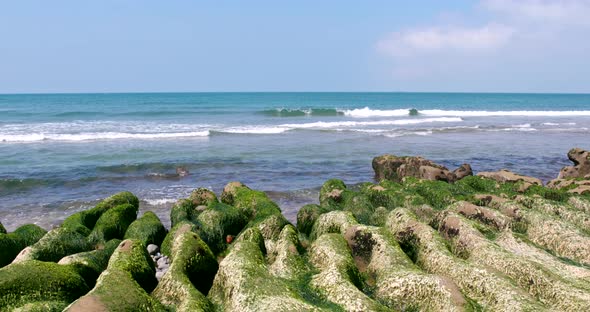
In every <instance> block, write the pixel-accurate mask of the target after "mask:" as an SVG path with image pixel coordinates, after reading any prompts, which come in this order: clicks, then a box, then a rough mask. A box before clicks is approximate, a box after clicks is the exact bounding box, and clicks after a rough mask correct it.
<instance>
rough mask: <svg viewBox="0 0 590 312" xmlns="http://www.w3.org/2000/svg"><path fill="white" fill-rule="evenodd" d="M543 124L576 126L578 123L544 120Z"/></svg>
mask: <svg viewBox="0 0 590 312" xmlns="http://www.w3.org/2000/svg"><path fill="white" fill-rule="evenodd" d="M541 125H543V126H560V125H566V126H575V125H576V123H575V122H565V123H557V122H544V123H542V124H541Z"/></svg>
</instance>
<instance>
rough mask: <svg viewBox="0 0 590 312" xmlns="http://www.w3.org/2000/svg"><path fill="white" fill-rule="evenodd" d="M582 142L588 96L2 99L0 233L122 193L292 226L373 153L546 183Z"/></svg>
mask: <svg viewBox="0 0 590 312" xmlns="http://www.w3.org/2000/svg"><path fill="white" fill-rule="evenodd" d="M412 109H415V110H412ZM589 129H590V95H568V94H563V95H561V94H552V95H549V94H475V93H473V94H462V93H162V94H158V93H148V94H51V95H42V94H38V95H0V220H1V221H2V223H4V224H5V225H6V226H7V228H9V229H13V228H14V227H16V225H18V224H22V223H25V222H36V223H38V224H40V225H42V226H44V227H47V228H48V227H51V226H52V225H55V224H58V223H59V222H60V221H61V220H62V219H63V218H64V217H65V216H67V215H69V214H71V213H73V212H75V211H78V210H80V209H83V208H85V207H88V206H90V205H92V204H93V203H94V202H95V201H96V200H97V199H99V198H102V197H105V196H108V195H110V194H112V193H115V192H118V191H121V190H130V191H132V192H134V193H135V194H137V195H138V196H139V197H140V198H141V200H142V204H141V205H142V207H141V208H142V209H144V210H147V209H149V210H154V211H156V212H157V213H158V214H159V215H160V216H161V217H162V218H163V219H164V220H167V214H168V208H169V207H170V205H171V204H172V202H173V201H175V200H176V199H178V198H182V197H185V196H187V195H188V193H189V192H190V191H191V190H192V189H194V188H196V187H208V188H211V189H213V190H214V191H217V192H219V191H221V189H222V188H223V185H225V184H226V183H227V182H229V181H234V180H239V181H242V182H244V183H246V184H248V185H249V186H251V187H252V188H256V189H260V190H265V191H268V192H269V194H270V195H271V196H272V197H273V198H274V199H275V200H276V201H278V202H279V204H280V205H281V207H282V209H283V210H284V212H285V214H286V215H287V216H288V217H289V218H291V219H292V220H293V219H294V216H295V214H296V211H297V209H298V208H299V207H300V206H302V205H303V204H306V203H311V202H316V201H317V190H318V188H319V186H321V184H322V183H323V182H324V181H325V180H327V179H329V178H333V177H337V178H341V179H343V180H344V181H345V182H346V183H349V184H354V183H358V182H363V181H370V180H371V179H372V175H373V173H372V169H371V159H372V158H373V157H374V156H376V155H379V154H383V153H394V154H400V155H402V154H403V155H422V156H425V157H427V158H431V159H433V160H436V161H439V162H441V163H443V164H445V165H447V166H448V167H451V169H453V168H454V167H455V166H458V165H460V164H461V163H464V162H467V163H470V164H471V165H472V167H473V169H474V170H475V171H484V170H497V169H501V168H508V169H511V170H514V171H517V172H520V173H523V174H527V175H533V176H536V177H539V178H541V179H543V180H548V179H551V178H553V177H555V176H556V175H557V173H558V171H559V169H560V168H561V167H562V166H564V165H567V164H569V161H568V160H567V158H566V156H565V155H566V153H567V151H568V150H569V149H570V148H571V147H574V146H579V147H582V148H586V149H588V148H590V130H589ZM179 166H184V167H186V168H188V170H189V171H190V174H189V175H188V176H185V177H179V176H175V175H174V173H175V169H176V167H179Z"/></svg>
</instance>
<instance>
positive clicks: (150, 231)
mask: <svg viewBox="0 0 590 312" xmlns="http://www.w3.org/2000/svg"><path fill="white" fill-rule="evenodd" d="M164 237H166V228H164V225H163V224H162V222H161V221H160V218H158V216H156V214H155V213H153V212H151V211H146V212H145V213H144V214H143V216H142V217H141V218H139V219H137V220H135V221H133V223H131V225H129V227H128V228H127V231H126V232H125V236H124V238H125V239H127V238H135V239H138V240H140V241H141V242H142V243H143V244H144V245H146V246H148V247H149V245H150V244H155V245H158V246H159V245H160V244H161V243H162V241H163V240H164Z"/></svg>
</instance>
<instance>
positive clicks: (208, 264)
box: [152, 232, 218, 311]
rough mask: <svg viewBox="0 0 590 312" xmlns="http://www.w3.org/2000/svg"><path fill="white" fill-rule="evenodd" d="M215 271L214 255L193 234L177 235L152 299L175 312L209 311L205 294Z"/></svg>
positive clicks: (210, 306)
mask: <svg viewBox="0 0 590 312" xmlns="http://www.w3.org/2000/svg"><path fill="white" fill-rule="evenodd" d="M217 269H218V264H217V261H216V260H215V256H214V255H213V253H212V252H211V250H210V249H209V247H208V246H207V245H206V244H205V243H204V242H203V241H202V240H201V239H200V238H199V236H198V235H197V234H196V233H193V232H183V233H179V235H178V236H176V237H175V239H174V242H173V246H172V264H171V266H170V269H169V270H168V271H167V272H166V274H165V275H164V276H163V277H162V280H161V281H160V283H159V284H158V287H156V289H155V290H154V292H153V293H152V296H153V297H155V298H157V299H158V300H160V301H161V302H162V303H164V304H166V305H169V306H172V307H173V308H174V309H176V311H210V310H212V309H213V305H212V304H211V302H210V301H209V300H208V299H207V298H206V297H205V295H206V294H207V293H208V292H209V289H210V288H211V285H212V283H213V278H214V277H215V273H217Z"/></svg>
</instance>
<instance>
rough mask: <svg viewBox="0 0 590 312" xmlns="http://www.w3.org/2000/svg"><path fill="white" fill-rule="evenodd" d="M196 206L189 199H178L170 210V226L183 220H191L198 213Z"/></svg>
mask: <svg viewBox="0 0 590 312" xmlns="http://www.w3.org/2000/svg"><path fill="white" fill-rule="evenodd" d="M196 208H197V206H196V205H195V204H194V203H193V202H192V201H191V200H189V199H180V200H178V201H177V202H176V203H175V204H174V205H173V206H172V209H171V210H170V222H171V223H172V227H175V226H176V225H177V224H178V223H180V222H183V221H190V222H192V220H194V218H195V217H196V216H197V215H198V211H197V210H196ZM200 208H204V207H200Z"/></svg>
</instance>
